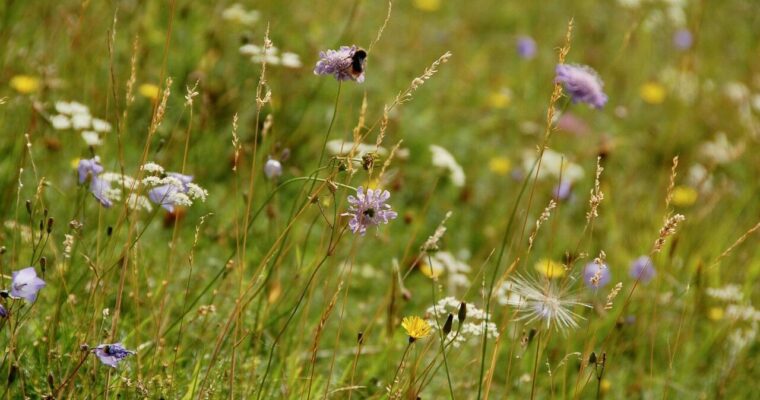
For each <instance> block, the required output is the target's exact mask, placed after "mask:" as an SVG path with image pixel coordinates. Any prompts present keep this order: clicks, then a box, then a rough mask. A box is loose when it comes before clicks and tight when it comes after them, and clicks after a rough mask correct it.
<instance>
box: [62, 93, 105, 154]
mask: <svg viewBox="0 0 760 400" xmlns="http://www.w3.org/2000/svg"><path fill="white" fill-rule="evenodd" d="M55 110H56V111H57V112H58V114H56V115H53V116H52V117H50V124H51V125H53V128H55V129H57V130H69V129H73V130H75V131H80V132H81V133H80V134H81V136H82V139H84V141H85V143H87V145H88V146H100V145H102V144H103V138H102V137H101V135H102V134H104V133H106V132H110V131H111V124H109V123H108V122H107V121H104V120H102V119H98V118H93V117H92V115H90V109H89V108H88V107H87V106H86V105H84V104H81V103H78V102H76V101H72V102H66V101H58V102H56V103H55Z"/></svg>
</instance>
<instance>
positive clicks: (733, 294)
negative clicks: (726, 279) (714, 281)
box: [706, 284, 744, 302]
mask: <svg viewBox="0 0 760 400" xmlns="http://www.w3.org/2000/svg"><path fill="white" fill-rule="evenodd" d="M706 292H707V295H708V296H710V297H712V298H714V299H718V300H723V301H734V302H739V301H742V299H743V298H744V294H743V293H742V289H741V288H740V287H739V286H738V285H733V284H729V285H726V286H723V287H716V288H707V291H706Z"/></svg>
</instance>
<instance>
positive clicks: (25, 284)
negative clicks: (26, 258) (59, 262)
mask: <svg viewBox="0 0 760 400" xmlns="http://www.w3.org/2000/svg"><path fill="white" fill-rule="evenodd" d="M44 287H45V281H43V280H42V279H40V278H39V277H38V276H37V271H35V270H34V267H27V268H24V269H22V270H20V271H14V272H13V276H12V278H11V291H10V292H11V293H10V294H11V297H14V298H18V299H24V300H26V301H28V302H30V303H31V302H33V301H34V300H35V299H37V292H39V291H40V289H42V288H44Z"/></svg>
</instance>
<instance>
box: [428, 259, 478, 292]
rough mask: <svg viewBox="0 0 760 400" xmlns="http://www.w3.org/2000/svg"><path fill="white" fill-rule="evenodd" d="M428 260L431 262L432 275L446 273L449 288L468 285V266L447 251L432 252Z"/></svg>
mask: <svg viewBox="0 0 760 400" xmlns="http://www.w3.org/2000/svg"><path fill="white" fill-rule="evenodd" d="M429 261H430V262H431V263H432V265H430V271H431V273H430V274H431V275H432V276H435V277H437V276H440V275H442V274H443V273H444V272H445V273H446V277H447V278H448V289H449V290H455V289H456V288H460V287H468V286H470V279H469V278H468V277H467V274H468V273H469V272H470V266H469V265H467V264H466V263H464V262H462V261H460V260H458V259H457V258H456V257H454V255H453V254H451V253H449V252H448V251H439V252H436V253H433V254H432V255H431V256H430V260H429Z"/></svg>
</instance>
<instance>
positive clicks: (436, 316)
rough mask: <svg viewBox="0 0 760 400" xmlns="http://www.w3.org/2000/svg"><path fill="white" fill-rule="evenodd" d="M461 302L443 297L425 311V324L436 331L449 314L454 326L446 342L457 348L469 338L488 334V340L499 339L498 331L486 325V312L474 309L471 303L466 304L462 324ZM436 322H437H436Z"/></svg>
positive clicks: (490, 325)
mask: <svg viewBox="0 0 760 400" xmlns="http://www.w3.org/2000/svg"><path fill="white" fill-rule="evenodd" d="M461 304H462V302H461V301H459V300H457V299H456V298H454V297H444V298H442V299H441V300H439V301H438V303H436V305H435V306H432V307H430V308H428V309H427V311H426V315H427V316H428V319H427V322H428V324H430V326H431V327H432V328H433V330H436V329H438V324H440V326H441V327H443V324H444V323H445V322H446V318H448V316H449V314H452V315H453V316H454V322H455V324H454V325H453V326H452V329H451V332H449V334H448V335H447V336H446V341H447V342H451V344H452V345H453V346H454V347H459V346H461V345H462V343H465V342H466V341H467V340H468V339H470V338H479V337H482V336H483V335H484V334H485V333H486V332H488V337H489V338H497V337H499V329H498V328H497V327H496V324H494V323H493V322H490V321H489V322H488V323H486V316H487V314H486V312H485V311H483V310H481V309H479V308H477V307H475V306H474V305H472V304H471V303H468V304H467V306H466V308H467V315H466V317H465V320H464V323H462V322H461V321H459V315H458V314H459V308H460V306H461ZM436 320H437V321H438V322H436Z"/></svg>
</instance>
